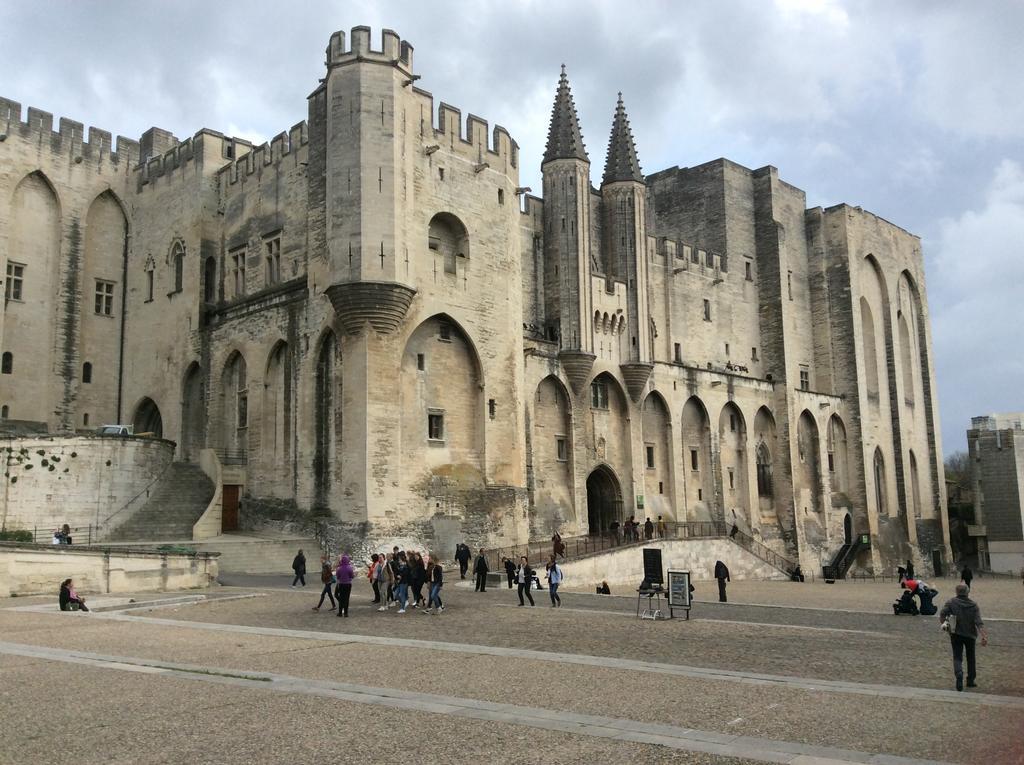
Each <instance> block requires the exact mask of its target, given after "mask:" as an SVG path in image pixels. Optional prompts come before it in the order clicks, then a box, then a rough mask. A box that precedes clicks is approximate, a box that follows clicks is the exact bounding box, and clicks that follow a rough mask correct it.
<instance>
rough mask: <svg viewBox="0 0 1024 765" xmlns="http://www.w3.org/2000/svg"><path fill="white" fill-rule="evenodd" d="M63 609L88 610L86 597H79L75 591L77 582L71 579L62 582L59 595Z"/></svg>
mask: <svg viewBox="0 0 1024 765" xmlns="http://www.w3.org/2000/svg"><path fill="white" fill-rule="evenodd" d="M58 599H59V602H60V610H61V611H88V610H89V609H88V608H87V607H86V605H85V598H82V597H79V595H78V593H77V592H75V583H74V581H73V580H71V579H65V580H64V581H63V582H61V583H60V594H59V595H58Z"/></svg>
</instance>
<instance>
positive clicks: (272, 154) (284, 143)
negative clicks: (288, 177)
mask: <svg viewBox="0 0 1024 765" xmlns="http://www.w3.org/2000/svg"><path fill="white" fill-rule="evenodd" d="M307 143H309V129H308V127H307V125H306V122H305V120H303V121H302V122H299V123H297V124H295V125H293V126H292V128H291V130H289V131H287V132H281V133H278V134H277V135H276V136H274V137H273V138H272V139H270V143H263V144H260V145H259V146H257V147H255V148H254V149H252V150H251V151H249V152H247V153H246V154H244V155H242V156H239V157H237V158H236V159H235V161H234V162H232V163H231V164H229V165H226V166H224V167H223V168H221V169H220V171H219V173H220V177H221V182H222V184H226V185H233V184H235V183H238V181H239V180H241V179H244V178H245V177H246V176H249V175H252V174H253V173H255V172H256V171H257V170H258V169H259V168H261V167H267V166H268V165H274V164H277V163H278V162H280V161H281V160H282V159H284V158H285V157H288V156H290V155H292V154H294V153H295V152H296V151H298V150H299V148H300V147H302V146H305V145H306V144H307Z"/></svg>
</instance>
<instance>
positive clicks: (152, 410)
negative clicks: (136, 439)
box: [132, 398, 164, 438]
mask: <svg viewBox="0 0 1024 765" xmlns="http://www.w3.org/2000/svg"><path fill="white" fill-rule="evenodd" d="M132 425H133V426H134V429H135V434H136V435H140V434H142V433H145V434H147V435H153V436H154V437H155V438H163V437H164V421H163V418H162V417H160V409H159V407H157V405H156V403H155V402H154V401H153V399H151V398H144V399H142V401H140V402H139V405H138V406H137V407H136V408H135V417H134V418H133V419H132Z"/></svg>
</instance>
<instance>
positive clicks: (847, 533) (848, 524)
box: [843, 513, 853, 545]
mask: <svg viewBox="0 0 1024 765" xmlns="http://www.w3.org/2000/svg"><path fill="white" fill-rule="evenodd" d="M843 544H848V545H849V544H853V518H851V517H850V514H849V513H847V514H846V517H845V518H843Z"/></svg>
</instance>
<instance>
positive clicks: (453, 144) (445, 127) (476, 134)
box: [413, 88, 519, 167]
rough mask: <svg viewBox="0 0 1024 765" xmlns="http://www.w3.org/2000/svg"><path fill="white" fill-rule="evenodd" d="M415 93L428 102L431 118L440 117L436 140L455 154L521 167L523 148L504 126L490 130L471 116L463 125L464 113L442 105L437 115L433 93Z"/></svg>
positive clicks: (437, 124) (444, 104)
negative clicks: (463, 152) (466, 152)
mask: <svg viewBox="0 0 1024 765" xmlns="http://www.w3.org/2000/svg"><path fill="white" fill-rule="evenodd" d="M413 91H414V92H415V94H416V95H417V96H419V97H421V98H423V99H424V100H425V101H427V103H428V104H429V105H428V107H427V108H428V109H429V113H430V115H431V117H433V116H434V114H436V115H437V122H436V123H434V122H432V123H431V128H432V131H433V136H434V140H436V141H439V142H443V143H445V144H447V146H448V148H449V149H452V150H457V149H460V148H461V149H463V150H467V149H468V150H469V153H470V159H471V160H472V161H474V162H479V163H483V162H486V160H487V157H488V156H491V157H497V158H502V159H504V158H506V157H507V158H508V160H509V164H510V165H511V166H512V167H518V166H519V144H518V143H516V141H515V139H514V138H512V136H511V135H510V134H509V132H508V131H507V130H506V129H505V128H503V127H502V126H501V125H495V126H494V130H490V125H489V124H488V122H487V120H485V119H482V118H480V117H477V116H476V115H475V114H469V115H468V116H467V117H466V121H465V123H463V121H462V110H461V109H458V108H457V107H455V106H452V105H451V104H448V103H445V102H444V101H442V102H441V103H440V105H439V106H438V107H437V111H436V112H435V111H434V96H433V94H432V93H430V92H429V91H426V90H422V89H420V88H413ZM425 127H426V126H425V125H424V129H425ZM488 136H489V137H488ZM426 137H427V136H424V138H426Z"/></svg>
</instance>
